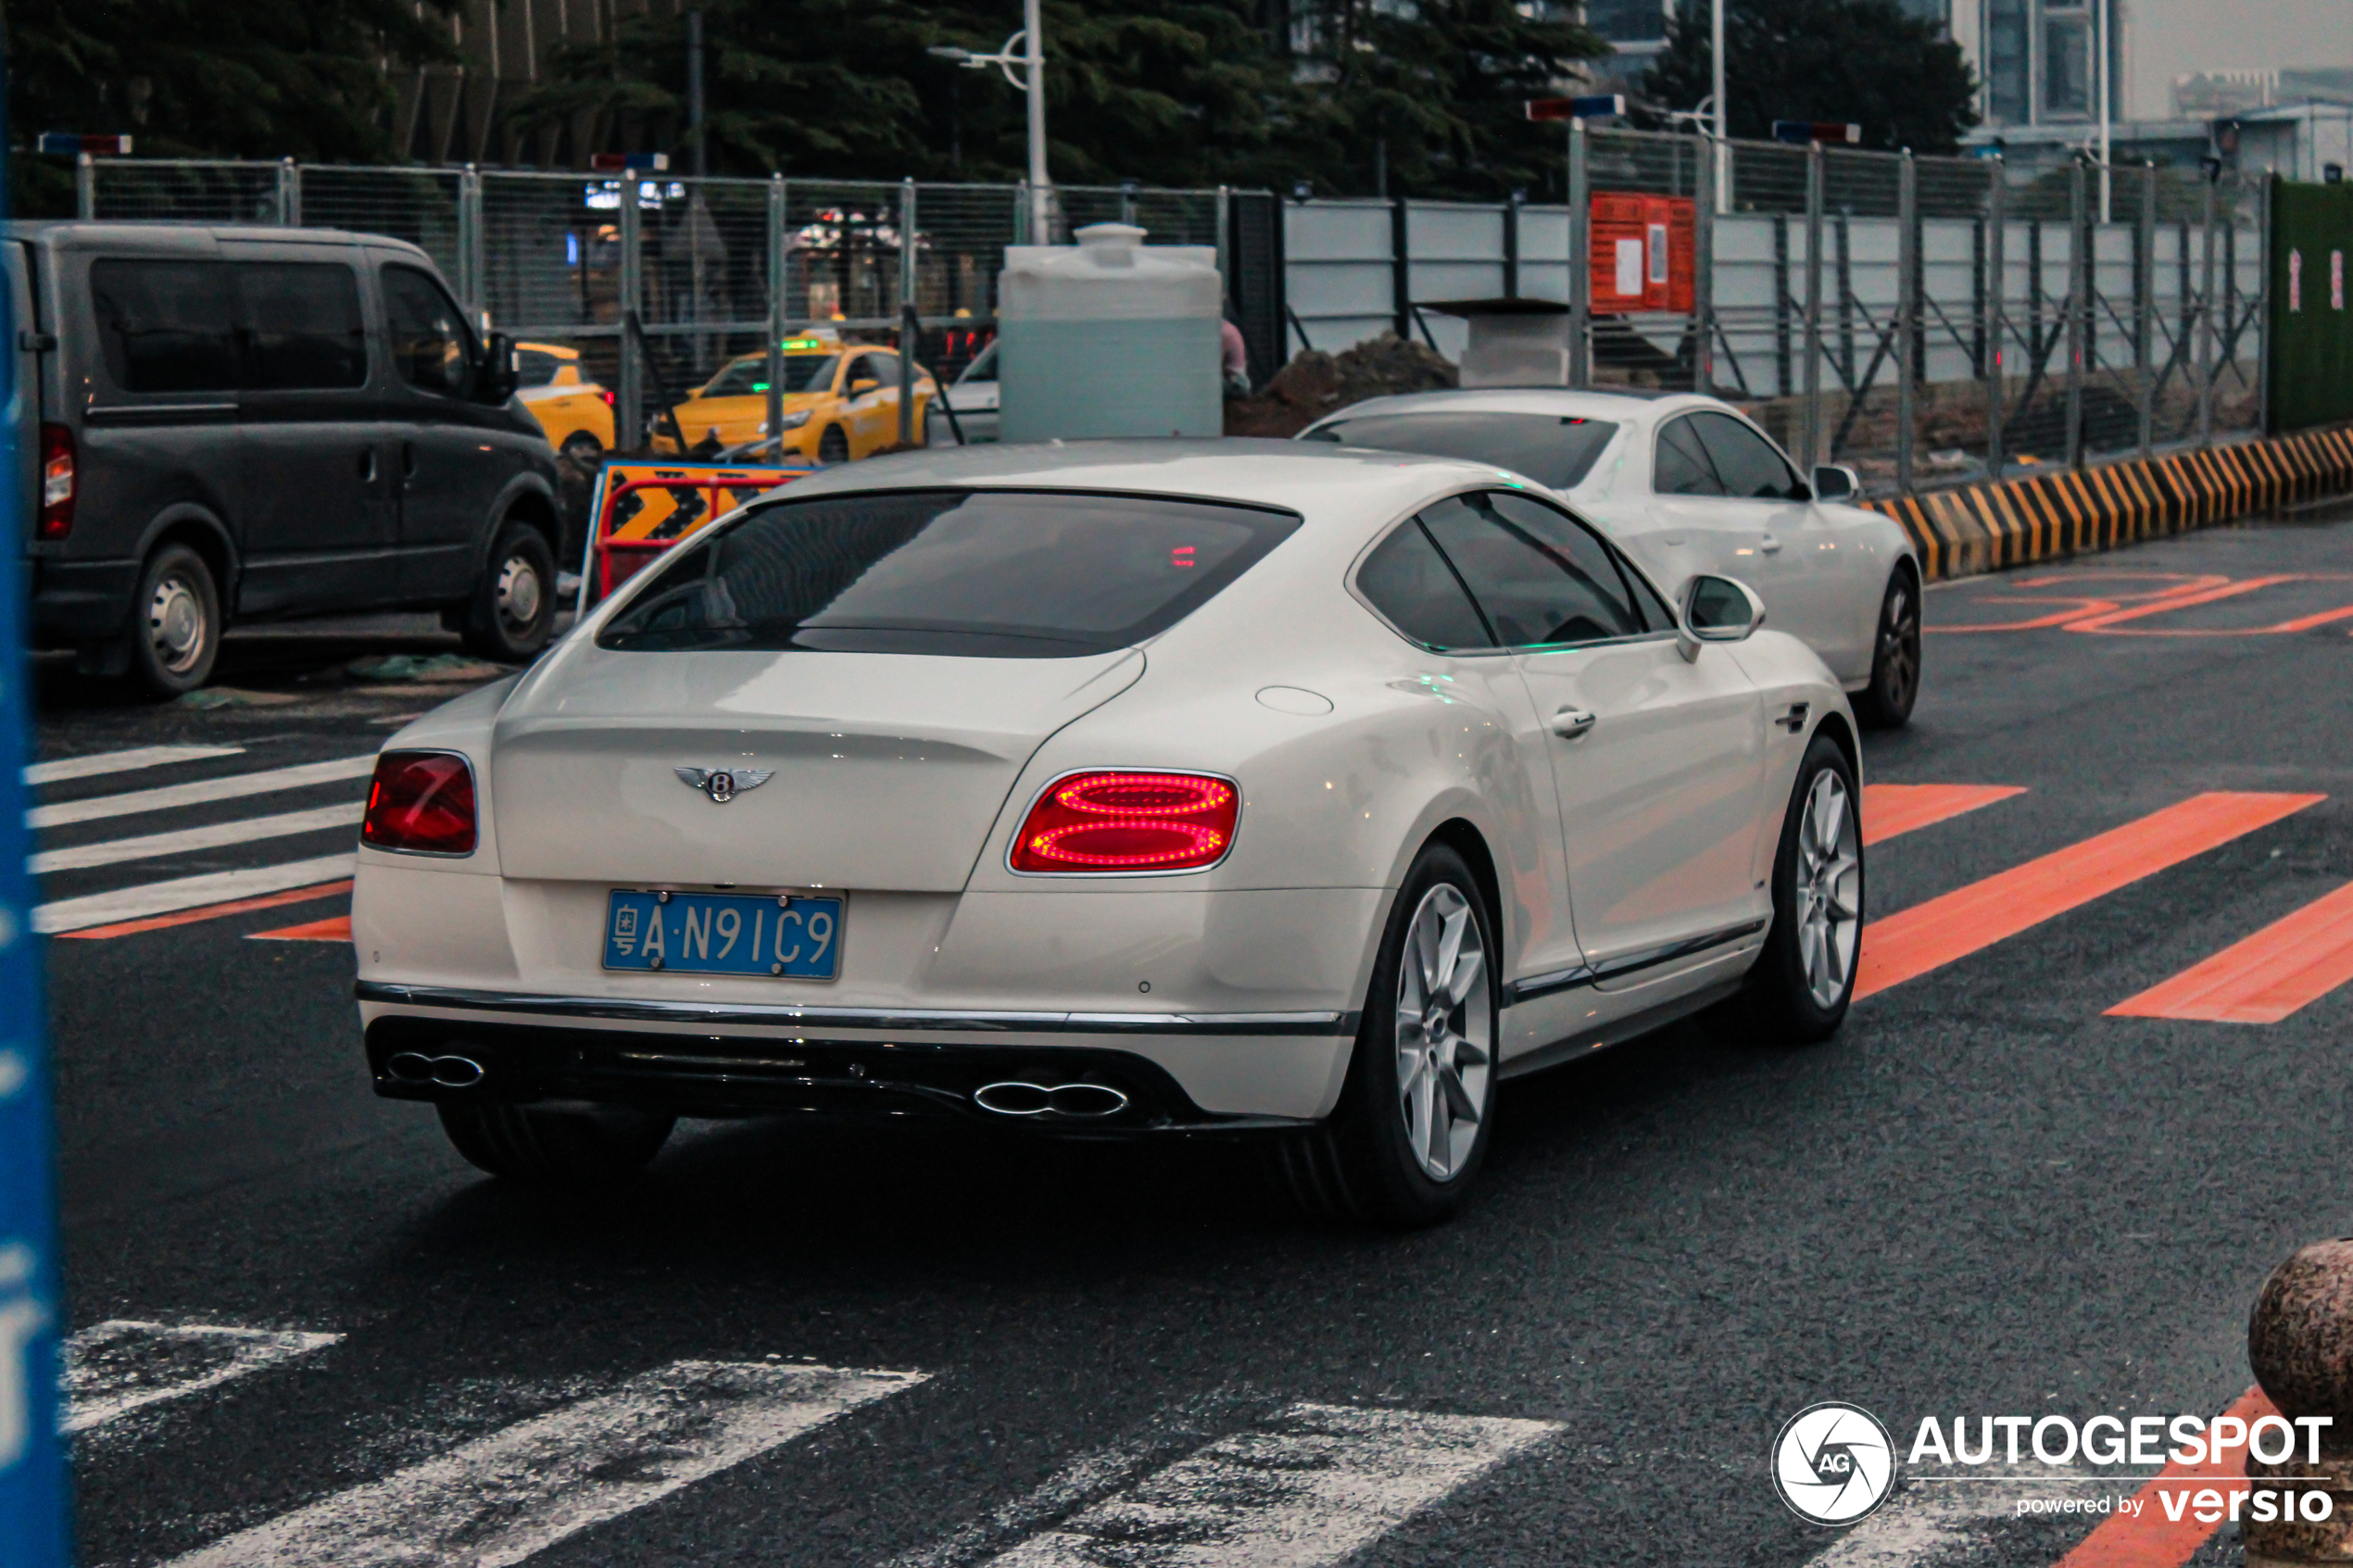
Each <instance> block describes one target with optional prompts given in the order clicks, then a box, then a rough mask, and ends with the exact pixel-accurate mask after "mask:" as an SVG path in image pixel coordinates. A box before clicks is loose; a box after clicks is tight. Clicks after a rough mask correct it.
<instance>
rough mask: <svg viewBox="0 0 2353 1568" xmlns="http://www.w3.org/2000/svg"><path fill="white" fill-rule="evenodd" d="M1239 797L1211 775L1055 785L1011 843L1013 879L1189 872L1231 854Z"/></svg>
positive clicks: (1104, 778) (1118, 776) (1107, 774)
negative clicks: (1044, 874)
mask: <svg viewBox="0 0 2353 1568" xmlns="http://www.w3.org/2000/svg"><path fill="white" fill-rule="evenodd" d="M1240 815H1241V796H1240V794H1239V791H1237V790H1236V788H1235V787H1234V783H1233V781H1232V780H1231V779H1224V778H1219V777H1218V776H1217V775H1215V774H1214V773H1155V772H1130V771H1125V770H1121V771H1110V770H1105V771H1096V772H1085V773H1070V774H1066V775H1065V776H1063V778H1060V779H1057V780H1055V781H1054V783H1053V784H1051V785H1050V786H1049V787H1048V788H1047V790H1046V793H1045V794H1043V795H1041V796H1039V797H1038V803H1037V804H1036V805H1034V806H1032V807H1031V808H1030V809H1029V817H1028V820H1027V821H1026V822H1023V823H1022V825H1021V835H1020V836H1019V837H1018V838H1016V839H1014V840H1013V870H1015V871H1017V872H1063V873H1066V874H1067V873H1081V874H1084V873H1093V874H1097V875H1116V874H1119V873H1122V872H1125V873H1128V874H1131V875H1132V874H1134V873H1136V872H1190V871H1200V870H1202V868H1203V867H1207V866H1214V865H1215V864H1216V863H1217V862H1218V861H1220V860H1222V859H1225V858H1226V852H1227V850H1228V849H1230V848H1232V847H1233V843H1234V824H1235V822H1236V821H1237V820H1238V819H1239V817H1240Z"/></svg>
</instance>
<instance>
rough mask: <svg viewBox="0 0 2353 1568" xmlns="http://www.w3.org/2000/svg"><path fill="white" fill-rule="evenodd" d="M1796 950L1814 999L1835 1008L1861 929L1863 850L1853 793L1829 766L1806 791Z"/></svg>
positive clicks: (1800, 841)
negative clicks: (1857, 825) (1849, 791)
mask: <svg viewBox="0 0 2353 1568" xmlns="http://www.w3.org/2000/svg"><path fill="white" fill-rule="evenodd" d="M1794 870H1795V873H1796V877H1797V887H1796V890H1795V891H1796V897H1795V898H1794V899H1793V903H1794V905H1795V907H1796V909H1797V956H1798V961H1799V962H1800V963H1802V964H1803V965H1804V966H1805V970H1806V990H1807V991H1808V992H1809V993H1810V994H1811V995H1812V996H1813V998H1814V1004H1815V1005H1816V1006H1817V1007H1821V1008H1833V1007H1836V1006H1837V1005H1838V1003H1839V999H1840V998H1841V997H1843V996H1844V995H1845V994H1846V988H1847V986H1848V985H1850V984H1851V983H1852V981H1853V977H1854V973H1855V952H1856V947H1857V945H1858V943H1859V941H1860V939H1861V935H1862V930H1863V918H1862V889H1863V854H1862V848H1861V846H1860V841H1859V835H1858V832H1857V828H1856V817H1855V801H1854V797H1852V796H1851V795H1849V794H1848V793H1847V788H1846V781H1845V780H1844V779H1842V778H1840V777H1839V776H1838V774H1837V773H1835V772H1833V771H1831V770H1829V769H1827V768H1825V769H1824V770H1823V771H1820V772H1819V773H1817V774H1816V775H1815V776H1814V785H1813V787H1812V788H1811V789H1809V790H1807V791H1806V814H1805V815H1804V816H1803V817H1802V818H1800V819H1799V821H1798V824H1797V862H1796V865H1795V868H1794Z"/></svg>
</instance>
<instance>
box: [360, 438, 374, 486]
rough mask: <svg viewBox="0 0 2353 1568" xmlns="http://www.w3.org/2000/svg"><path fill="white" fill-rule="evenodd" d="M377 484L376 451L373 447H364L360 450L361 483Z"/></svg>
mask: <svg viewBox="0 0 2353 1568" xmlns="http://www.w3.org/2000/svg"><path fill="white" fill-rule="evenodd" d="M375 482H376V449H375V448H374V447H372V446H363V447H361V448H360V449H359V483H362V484H373V483H375Z"/></svg>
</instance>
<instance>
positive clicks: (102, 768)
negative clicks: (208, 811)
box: [24, 746, 245, 784]
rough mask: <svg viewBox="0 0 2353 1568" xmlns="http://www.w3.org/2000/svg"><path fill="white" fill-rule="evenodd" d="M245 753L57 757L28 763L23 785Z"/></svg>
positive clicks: (199, 750) (171, 750)
mask: <svg viewBox="0 0 2353 1568" xmlns="http://www.w3.org/2000/svg"><path fill="white" fill-rule="evenodd" d="M244 754H245V747H244V746H132V748H131V749H130V750H128V751H98V752H93V753H92V754H91V755H89V756H87V757H60V758H58V759H57V760H56V761H54V762H32V763H28V764H27V765H26V767H25V771H24V782H25V783H27V784H63V783H65V782H66V781H67V780H68V779H94V778H96V777H97V776H98V775H99V774H101V773H127V772H130V771H132V769H134V768H161V767H165V766H168V765H169V764H170V763H173V762H202V761H204V760H205V759H208V758H212V757H240V756H243V755H244Z"/></svg>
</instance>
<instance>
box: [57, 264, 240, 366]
mask: <svg viewBox="0 0 2353 1568" xmlns="http://www.w3.org/2000/svg"><path fill="white" fill-rule="evenodd" d="M90 303H91V307H92V309H93V310H94V313H95V314H96V316H97V318H98V337H99V340H100V342H101V343H102V344H103V345H105V350H106V357H107V374H108V375H109V376H111V377H112V378H113V380H114V383H115V385H117V386H119V387H120V388H122V389H123V390H124V391H125V392H229V391H233V390H234V389H235V388H236V385H237V383H238V382H239V381H240V380H241V379H242V378H241V376H240V374H239V366H238V363H237V340H236V319H237V300H236V284H235V282H234V280H233V279H232V278H231V276H230V273H229V267H228V264H227V263H226V262H220V261H94V262H92V263H91V264H90Z"/></svg>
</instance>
